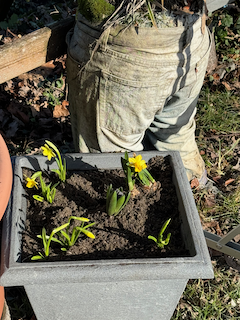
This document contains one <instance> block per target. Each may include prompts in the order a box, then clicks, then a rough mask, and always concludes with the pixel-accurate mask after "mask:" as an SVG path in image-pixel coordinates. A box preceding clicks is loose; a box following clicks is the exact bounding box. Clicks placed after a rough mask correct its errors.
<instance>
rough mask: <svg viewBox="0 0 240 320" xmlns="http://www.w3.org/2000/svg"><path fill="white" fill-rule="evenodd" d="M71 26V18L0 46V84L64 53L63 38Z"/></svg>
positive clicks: (72, 20)
mask: <svg viewBox="0 0 240 320" xmlns="http://www.w3.org/2000/svg"><path fill="white" fill-rule="evenodd" d="M73 25H74V18H72V17H71V18H68V19H65V20H63V21H60V22H57V23H54V24H52V25H50V26H48V27H44V28H41V29H39V30H36V31H34V32H32V33H30V34H28V35H25V36H23V37H22V38H20V39H17V40H15V41H13V42H11V43H8V44H5V45H3V46H0V83H3V82H5V81H7V80H10V79H12V78H14V77H17V76H18V75H20V74H22V73H24V72H27V71H30V70H32V69H34V68H37V67H39V66H41V65H42V64H44V63H46V62H47V61H49V60H52V59H54V58H56V57H59V56H60V55H62V54H64V53H66V47H67V46H66V43H65V36H66V33H67V32H68V30H69V29H70V28H72V26H73Z"/></svg>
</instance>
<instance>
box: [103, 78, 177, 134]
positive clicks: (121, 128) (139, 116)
mask: <svg viewBox="0 0 240 320" xmlns="http://www.w3.org/2000/svg"><path fill="white" fill-rule="evenodd" d="M153 77H154V76H153ZM170 83H171V81H169V80H168V81H165V83H164V84H163V83H162V82H161V85H160V84H159V83H158V82H152V83H147V84H146V83H144V82H142V81H132V80H126V79H122V78H119V77H116V76H113V75H111V74H108V73H106V72H104V73H102V77H101V80H100V97H99V100H100V104H99V124H100V127H102V128H105V129H107V130H110V131H112V132H114V133H116V134H117V135H118V136H119V135H131V134H139V133H142V132H144V131H145V130H146V129H147V128H148V127H149V125H150V124H151V122H152V121H153V119H154V116H155V113H156V112H157V111H159V110H161V109H162V108H163V104H164V101H165V99H166V96H167V93H168V91H169V85H170Z"/></svg>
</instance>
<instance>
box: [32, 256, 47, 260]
mask: <svg viewBox="0 0 240 320" xmlns="http://www.w3.org/2000/svg"><path fill="white" fill-rule="evenodd" d="M42 259H44V257H43V256H40V255H39V256H38V255H36V256H33V257H32V258H31V260H42Z"/></svg>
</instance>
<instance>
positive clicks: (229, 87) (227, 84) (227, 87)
mask: <svg viewBox="0 0 240 320" xmlns="http://www.w3.org/2000/svg"><path fill="white" fill-rule="evenodd" d="M222 84H223V85H224V87H225V88H226V89H227V90H228V91H231V90H232V87H231V86H230V84H229V83H228V82H226V81H223V82H222Z"/></svg>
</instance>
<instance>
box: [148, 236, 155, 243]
mask: <svg viewBox="0 0 240 320" xmlns="http://www.w3.org/2000/svg"><path fill="white" fill-rule="evenodd" d="M148 239H150V240H153V241H154V242H156V243H157V239H156V238H155V237H153V236H148Z"/></svg>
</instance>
